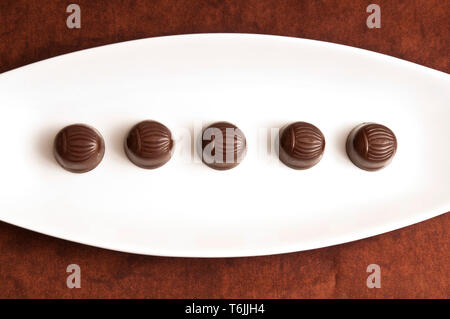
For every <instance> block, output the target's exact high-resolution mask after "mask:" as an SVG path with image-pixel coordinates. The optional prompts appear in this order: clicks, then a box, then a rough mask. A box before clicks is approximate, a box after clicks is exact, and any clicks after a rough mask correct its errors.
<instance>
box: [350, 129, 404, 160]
mask: <svg viewBox="0 0 450 319" xmlns="http://www.w3.org/2000/svg"><path fill="white" fill-rule="evenodd" d="M355 145H358V149H357V151H358V152H359V153H360V155H361V156H363V157H364V158H366V159H367V160H369V161H372V162H385V161H387V160H389V159H390V158H391V157H392V156H393V155H394V153H395V151H396V148H397V140H396V138H395V135H394V133H392V131H391V130H390V129H388V128H387V127H385V126H383V125H379V124H368V125H366V126H364V127H363V128H362V129H361V130H360V132H358V134H357V135H356V136H355Z"/></svg>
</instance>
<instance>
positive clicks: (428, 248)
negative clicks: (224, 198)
mask: <svg viewBox="0 0 450 319" xmlns="http://www.w3.org/2000/svg"><path fill="white" fill-rule="evenodd" d="M70 3H77V4H79V5H80V6H81V11H82V12H81V23H82V27H81V29H72V30H69V29H67V27H66V25H65V20H66V17H67V16H68V14H67V13H65V9H66V7H67V5H68V4H70ZM370 3H377V4H379V5H380V6H381V23H382V28H381V29H368V28H367V27H366V25H365V21H366V17H367V16H368V14H367V13H366V10H365V9H366V7H367V5H369V4H370ZM449 12H450V1H449V0H421V1H413V0H409V1H392V0H389V1H386V0H383V1H381V0H370V1H362V0H358V1H342V0H329V1H313V0H308V1H300V0H280V1H274V0H234V1H231V0H228V1H219V0H202V1H198V0H178V1H175V0H172V1H169V0H165V1H164V0H158V1H119V0H110V1H94V0H90V1H88V0H71V1H60V0H59V1H50V0H49V1H47V0H46V1H44V0H20V1H17V0H0V72H4V71H7V70H10V69H13V68H16V67H19V66H22V65H25V64H28V63H31V62H35V61H39V60H42V59H46V58H50V57H53V56H56V55H60V54H63V53H68V52H72V51H76V50H81V49H85V48H89V47H94V46H99V45H103V44H108V43H114V42H120V41H125V40H131V39H139V38H146V37H152V36H161V35H171V34H183V33H198V32H201V33H205V32H244V33H266V34H277V35H286V36H295V37H303V38H310V39H317V40H323V41H329V42H335V43H341V44H346V45H351V46H355V47H360V48H365V49H369V50H373V51H377V52H381V53H385V54H389V55H392V56H395V57H399V58H402V59H406V60H409V61H412V62H416V63H419V64H422V65H425V66H428V67H431V68H435V69H438V70H441V71H444V72H447V73H448V72H449V71H450V68H449V61H450V59H449V47H450V44H449V39H450V31H449V30H450V19H449ZM0 200H1V199H0ZM442 213H445V212H442ZM449 228H450V214H448V213H447V214H444V215H441V216H439V217H436V218H433V219H431V220H428V221H426V222H423V223H420V224H417V225H413V226H410V227H407V228H405V229H401V230H397V231H394V232H391V233H388V234H384V235H380V236H376V237H373V238H369V239H365V240H361V241H357V242H353V243H348V244H344V245H339V246H334V247H329V248H323V249H318V250H312V251H307V252H300V253H292V254H285V255H276V256H267V257H255V258H232V259H186V258H162V257H149V256H137V255H131V254H125V253H118V252H113V251H107V250H102V249H98V248H93V247H88V246H83V245H79V244H75V243H71V242H67V241H63V240H59V239H54V238H51V237H47V236H44V235H40V234H36V233H33V232H30V231H26V230H23V229H20V228H18V227H14V226H11V225H8V224H5V223H1V222H0V297H4V298H5V297H6V298H18V297H26V298H47V297H54V298H59V297H62V298H97V297H105V298H122V297H123V298H127V297H138V298H152V297H153V298H222V297H224V298H233V297H234V298H346V297H352V298H371V297H374V298H382V297H385V298H449V297H450V276H449V271H450V253H449V252H450V240H449V238H450V236H449ZM72 263H76V264H78V265H80V267H81V272H82V288H81V289H68V288H67V287H66V277H67V275H68V274H67V273H66V267H67V265H68V264H72ZM372 263H376V264H379V265H380V266H381V275H382V288H381V289H368V288H367V287H366V278H367V275H368V274H367V273H366V267H367V265H369V264H372Z"/></svg>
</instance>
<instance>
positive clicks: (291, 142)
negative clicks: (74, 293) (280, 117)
mask: <svg viewBox="0 0 450 319" xmlns="http://www.w3.org/2000/svg"><path fill="white" fill-rule="evenodd" d="M324 150H325V137H324V136H323V134H322V132H321V131H320V130H319V129H318V128H317V127H315V126H314V125H312V124H310V123H306V122H294V123H291V124H289V125H287V126H285V127H283V128H282V129H281V130H280V134H279V158H280V160H281V161H282V162H283V163H284V164H285V165H286V166H288V167H290V168H293V169H308V168H311V167H313V166H314V165H316V164H317V163H318V162H319V161H320V159H321V158H322V155H323V152H324Z"/></svg>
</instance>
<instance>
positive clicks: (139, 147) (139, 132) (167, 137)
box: [127, 121, 173, 159]
mask: <svg viewBox="0 0 450 319" xmlns="http://www.w3.org/2000/svg"><path fill="white" fill-rule="evenodd" d="M127 144H128V148H129V149H130V150H131V151H132V152H133V153H134V154H136V155H137V156H139V157H141V158H148V159H151V158H158V157H160V156H161V155H165V154H167V153H170V151H171V149H172V146H173V141H172V135H171V133H170V131H169V130H168V129H167V127H166V126H164V125H163V124H161V123H158V122H155V121H144V122H141V123H139V124H137V125H136V126H135V127H134V128H133V129H132V130H131V131H130V133H129V136H128V139H127Z"/></svg>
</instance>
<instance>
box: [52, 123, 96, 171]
mask: <svg viewBox="0 0 450 319" xmlns="http://www.w3.org/2000/svg"><path fill="white" fill-rule="evenodd" d="M101 143H102V141H101V137H100V136H99V135H98V134H97V133H96V132H95V131H94V130H93V129H91V128H90V127H88V126H85V125H80V124H75V125H71V126H68V127H66V128H64V129H63V130H62V131H60V132H59V134H58V136H57V137H56V141H55V144H56V150H57V152H58V153H59V154H60V156H62V157H63V158H64V160H65V161H68V162H73V163H79V162H84V161H86V160H88V159H89V158H91V157H93V156H97V154H98V153H99V149H100V147H101Z"/></svg>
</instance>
